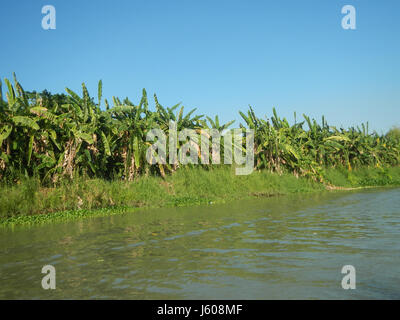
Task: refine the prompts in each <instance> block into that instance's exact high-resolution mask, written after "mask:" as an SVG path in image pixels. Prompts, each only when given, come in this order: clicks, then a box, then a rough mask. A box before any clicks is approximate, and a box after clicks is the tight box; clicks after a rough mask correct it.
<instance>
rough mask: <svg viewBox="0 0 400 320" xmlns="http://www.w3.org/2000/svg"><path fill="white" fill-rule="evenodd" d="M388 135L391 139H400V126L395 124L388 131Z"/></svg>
mask: <svg viewBox="0 0 400 320" xmlns="http://www.w3.org/2000/svg"><path fill="white" fill-rule="evenodd" d="M386 137H387V138H389V139H396V140H398V141H400V127H396V126H393V127H392V128H391V129H390V130H389V131H388V132H387V133H386Z"/></svg>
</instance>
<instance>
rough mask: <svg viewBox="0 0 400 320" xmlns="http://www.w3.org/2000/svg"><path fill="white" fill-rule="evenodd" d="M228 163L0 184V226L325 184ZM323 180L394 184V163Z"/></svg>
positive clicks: (399, 174) (332, 172)
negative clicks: (122, 177) (128, 177)
mask: <svg viewBox="0 0 400 320" xmlns="http://www.w3.org/2000/svg"><path fill="white" fill-rule="evenodd" d="M233 170H234V168H233V167H231V166H220V167H215V168H213V169H212V170H205V169H203V168H201V167H184V168H182V169H180V170H178V171H177V172H176V173H174V174H173V175H169V176H167V177H166V178H165V179H162V178H160V177H155V176H149V177H141V178H138V179H137V180H136V181H133V182H126V181H106V180H102V179H93V180H90V179H83V178H77V179H74V180H73V181H70V182H64V183H62V184H60V185H59V186H57V187H56V188H43V187H41V186H40V184H39V182H38V181H36V180H35V179H32V178H30V179H27V180H24V181H22V182H21V183H20V184H18V185H13V186H7V185H3V186H2V192H1V193H0V225H3V226H5V225H18V224H36V223H45V222H50V221H53V222H54V221H65V220H71V219H80V218H82V217H91V216H99V215H111V214H120V213H124V212H128V211H129V212H130V211H133V210H135V208H142V207H145V208H157V207H174V206H186V205H196V204H214V203H222V202H229V201H232V200H238V199H246V198H251V197H269V196H276V195H286V194H293V193H311V192H326V186H325V185H324V184H322V183H317V182H314V181H313V180H311V179H308V178H305V177H300V178H296V177H295V176H294V175H293V174H289V173H286V174H282V175H278V174H276V173H270V172H267V171H257V172H254V173H252V174H250V175H247V176H236V175H235V174H234V171H233ZM325 180H326V182H327V183H328V184H330V185H333V186H339V187H344V188H354V187H366V186H400V168H399V167H394V168H385V169H379V168H361V169H358V170H353V171H348V170H347V169H327V170H325Z"/></svg>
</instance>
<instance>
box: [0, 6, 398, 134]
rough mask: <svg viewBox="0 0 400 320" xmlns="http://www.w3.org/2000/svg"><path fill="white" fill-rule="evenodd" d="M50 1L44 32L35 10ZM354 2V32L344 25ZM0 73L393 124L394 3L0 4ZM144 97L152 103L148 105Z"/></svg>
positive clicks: (228, 109)
mask: <svg viewBox="0 0 400 320" xmlns="http://www.w3.org/2000/svg"><path fill="white" fill-rule="evenodd" d="M46 4H51V5H53V6H54V7H55V8H56V23H57V28H56V30H47V31H46V30H43V29H42V27H41V20H42V17H43V16H44V15H43V14H42V13H41V8H42V6H44V5H46ZM346 4H351V5H353V6H354V7H355V8H356V10H357V11H356V12H357V29H356V30H344V29H342V27H341V19H342V17H343V15H342V13H341V8H342V6H343V5H346ZM0 27H1V29H0V30H1V43H2V45H1V50H0V77H1V78H2V79H3V78H4V77H7V78H12V72H13V71H15V72H16V74H17V77H18V79H19V81H20V82H21V83H22V85H23V87H24V88H25V89H26V90H34V89H35V90H38V91H41V90H43V89H48V90H49V91H51V92H52V93H57V92H64V88H65V87H69V88H71V89H73V90H76V91H78V92H79V93H80V92H81V91H80V86H81V83H82V82H85V83H86V84H87V86H88V88H89V92H90V93H91V95H93V96H96V86H97V81H98V80H99V79H102V80H103V92H104V96H105V97H107V98H111V96H112V95H115V96H118V97H120V98H125V97H126V96H128V97H129V98H130V99H131V100H132V101H133V102H135V103H137V102H138V101H139V99H140V96H141V89H142V88H146V89H147V92H148V94H149V96H150V97H152V95H153V93H157V95H158V97H159V100H160V103H161V104H162V105H164V106H172V105H173V104H175V103H177V102H182V103H183V105H184V106H185V107H186V108H187V110H189V109H191V108H194V107H197V108H198V111H199V113H204V114H207V115H215V114H218V115H219V116H220V118H221V119H222V120H224V121H228V120H231V119H236V120H239V119H240V116H238V110H244V109H246V108H247V106H248V105H249V104H250V105H252V106H253V107H254V109H255V111H256V113H257V114H258V115H260V116H263V115H265V114H267V115H268V116H269V115H270V114H271V110H272V107H273V106H275V107H276V108H277V110H278V114H280V115H281V116H285V117H287V118H288V120H289V121H292V120H293V111H296V112H297V115H298V118H299V117H300V115H301V114H302V113H306V114H307V115H310V116H311V117H314V118H316V119H317V120H320V118H321V115H323V114H324V115H325V116H326V118H327V120H328V123H330V124H331V125H336V126H340V125H343V126H345V127H348V126H350V125H355V124H359V123H361V122H366V121H369V122H370V127H371V128H372V129H375V130H377V131H378V132H379V133H381V132H385V131H386V130H387V129H389V128H390V127H391V126H392V125H400V59H399V58H400V40H399V39H400V36H399V34H400V1H398V0H346V1H339V0H302V1H300V0H292V1H288V0H280V1H268V0H262V1H251V0H247V1H244V0H242V1H236V0H229V1H226V0H213V1H211V0H196V1H194V0H169V1H165V0H158V1H155V0H146V1H144V0H142V1H136V0H131V1H124V0H114V1H105V0H96V1H89V0H87V1H76V0H69V1H65V0H46V1H41V0H18V1H4V2H2V4H1V8H0ZM151 102H152V101H151Z"/></svg>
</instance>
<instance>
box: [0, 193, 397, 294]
mask: <svg viewBox="0 0 400 320" xmlns="http://www.w3.org/2000/svg"><path fill="white" fill-rule="evenodd" d="M47 264H51V265H53V266H54V267H55V268H56V272H57V274H56V283H57V288H56V290H43V289H42V287H41V279H42V277H43V276H44V275H43V274H42V273H41V269H42V267H43V266H44V265H47ZM348 264H350V265H353V266H354V267H355V268H356V289H355V290H343V289H342V287H341V280H342V277H343V276H344V275H343V274H341V269H342V266H344V265H348ZM0 298H1V299H41V298H47V299H89V298H95V299H99V298H109V299H277V298H278V299H287V298H288V299H349V298H350V299H362V298H363V299H365V298H367V299H382V298H383V299H399V298H400V189H385V190H371V191H364V192H358V193H354V192H352V193H330V194H323V195H317V196H316V195H314V196H305V195H302V196H301V197H278V198H274V199H272V198H271V199H261V200H252V201H245V202H237V203H233V204H228V205H211V206H204V207H193V208H192V207H190V208H187V207H186V208H178V209H162V210H152V211H142V212H139V213H134V214H126V215H121V216H113V217H104V218H93V219H88V220H84V221H79V222H71V223H62V224H60V223H58V224H53V225H46V226H37V227H31V228H16V229H15V230H11V229H7V230H6V229H2V230H1V229H0Z"/></svg>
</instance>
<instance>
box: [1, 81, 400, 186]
mask: <svg viewBox="0 0 400 320" xmlns="http://www.w3.org/2000/svg"><path fill="white" fill-rule="evenodd" d="M13 82H14V83H11V82H10V81H9V80H8V79H4V88H3V89H2V88H1V85H2V83H1V82H0V181H3V182H7V183H8V182H10V183H15V182H18V181H19V180H20V179H22V178H23V177H36V178H38V179H40V181H41V182H42V183H43V184H56V183H57V182H58V181H60V180H64V179H74V177H76V176H87V177H89V178H102V179H107V180H113V179H120V180H121V179H122V180H127V181H132V180H135V179H136V178H137V177H139V176H142V175H154V174H155V175H161V176H165V175H166V174H169V173H172V172H174V171H175V170H179V165H170V164H157V165H150V164H149V163H148V162H147V161H146V151H147V149H148V148H149V146H150V145H151V143H150V142H148V141H146V135H147V133H148V132H149V130H151V129H153V128H160V129H162V130H164V131H165V132H166V133H167V132H168V128H169V122H170V121H175V122H176V124H177V129H178V130H182V129H184V128H187V129H194V130H197V131H199V130H201V129H217V130H219V131H220V132H222V131H226V130H228V129H229V127H230V126H231V125H232V124H233V121H231V122H229V123H226V124H220V123H219V119H218V117H215V119H212V118H210V117H207V116H204V115H195V111H196V109H193V110H191V111H190V112H188V113H186V114H185V113H184V108H183V107H181V106H180V104H177V105H175V106H173V107H163V106H162V105H160V103H159V102H158V99H157V96H156V95H154V102H155V110H150V108H149V103H148V98H147V94H146V91H145V90H143V95H142V98H141V100H140V102H139V103H138V104H134V103H132V102H131V101H130V100H129V99H128V98H126V99H125V100H122V101H121V100H120V99H119V98H117V97H113V98H112V103H109V102H108V101H107V100H106V99H104V101H103V99H102V82H101V81H100V82H99V84H98V92H97V97H96V98H92V97H90V95H89V93H88V90H87V88H86V86H85V84H82V94H81V95H79V94H77V93H75V92H73V91H71V90H69V89H66V93H67V94H55V95H52V94H50V93H48V92H47V91H44V92H42V93H36V92H25V91H24V90H23V88H22V86H21V85H20V83H19V82H18V81H17V79H16V77H15V75H14V81H13ZM3 91H6V93H5V96H4V95H3ZM240 115H241V117H242V118H243V124H240V127H241V128H243V129H245V128H250V129H254V132H255V141H254V143H255V150H254V152H255V164H254V165H255V169H257V170H261V169H264V170H269V171H271V172H277V173H279V174H280V173H283V172H291V173H293V174H294V175H295V176H306V177H310V178H312V179H313V180H316V181H321V182H323V179H324V170H325V168H327V167H330V168H331V167H345V168H347V169H348V170H352V169H354V168H357V167H363V166H370V167H386V166H397V165H399V162H400V139H399V135H395V134H386V135H379V134H377V133H376V132H372V133H370V132H369V130H368V125H364V124H362V125H361V127H357V128H349V129H343V128H339V129H338V128H336V127H334V126H330V125H328V123H327V122H326V120H325V119H324V118H322V122H321V123H318V122H317V121H316V120H314V119H310V118H309V117H307V116H306V115H303V118H304V120H303V121H301V122H297V121H295V123H294V124H292V125H291V124H289V122H288V121H287V120H286V119H285V118H283V119H281V118H279V117H278V115H277V113H276V110H275V109H273V113H272V115H271V116H270V117H268V116H267V117H265V118H259V117H257V116H256V115H255V113H254V111H253V110H252V108H251V107H250V108H249V110H248V111H247V112H246V113H242V112H240ZM295 118H296V115H295ZM240 147H241V148H242V149H243V148H244V147H245V139H244V138H243V145H242V146H240ZM222 151H223V150H222ZM206 167H207V168H208V169H211V168H212V165H206Z"/></svg>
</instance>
